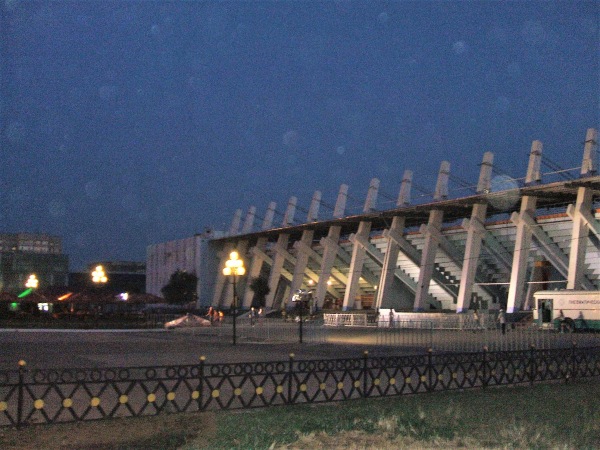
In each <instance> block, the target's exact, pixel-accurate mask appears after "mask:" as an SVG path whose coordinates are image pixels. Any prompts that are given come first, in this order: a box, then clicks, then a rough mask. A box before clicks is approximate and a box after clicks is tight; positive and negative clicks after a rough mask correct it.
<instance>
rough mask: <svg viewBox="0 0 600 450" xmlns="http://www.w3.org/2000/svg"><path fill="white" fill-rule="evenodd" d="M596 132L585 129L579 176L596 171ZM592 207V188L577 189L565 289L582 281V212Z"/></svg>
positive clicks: (585, 229)
mask: <svg viewBox="0 0 600 450" xmlns="http://www.w3.org/2000/svg"><path fill="white" fill-rule="evenodd" d="M597 138H598V136H597V132H596V130H594V129H593V128H590V129H588V130H587V134H586V138H585V146H584V151H583V162H582V164H581V176H582V177H586V176H590V175H593V174H595V173H596V172H597V167H596V148H595V147H596V145H597V144H596V142H597ZM591 209H592V190H591V189H590V188H588V187H580V188H578V189H577V200H576V202H575V206H574V207H573V208H571V209H570V211H569V212H570V216H571V218H572V219H573V234H572V240H571V250H570V252H569V271H568V276H567V289H581V285H582V283H583V281H584V269H585V266H584V262H585V253H586V252H585V250H586V247H587V243H588V235H589V228H588V226H587V224H586V220H585V218H584V216H583V215H584V213H585V212H587V211H590V210H591Z"/></svg>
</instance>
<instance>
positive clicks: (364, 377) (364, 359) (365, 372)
mask: <svg viewBox="0 0 600 450" xmlns="http://www.w3.org/2000/svg"><path fill="white" fill-rule="evenodd" d="M368 359H369V350H365V351H364V353H363V393H362V396H363V397H368V395H367V366H368V362H369V361H368Z"/></svg>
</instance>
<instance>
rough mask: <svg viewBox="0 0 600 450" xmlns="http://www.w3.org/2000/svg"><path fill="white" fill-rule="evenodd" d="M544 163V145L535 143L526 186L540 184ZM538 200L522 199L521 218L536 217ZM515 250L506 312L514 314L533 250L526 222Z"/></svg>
mask: <svg viewBox="0 0 600 450" xmlns="http://www.w3.org/2000/svg"><path fill="white" fill-rule="evenodd" d="M541 161H542V143H541V142H540V141H533V143H532V144H531V152H530V154H529V166H528V168H527V177H526V178H525V183H526V184H531V183H535V182H539V181H540V180H541V174H540V165H541ZM536 204H537V198H536V197H533V196H529V195H525V196H523V198H522V199H521V211H520V217H524V216H525V215H526V214H529V215H530V216H534V215H535V208H536ZM516 229H517V230H516V237H515V249H514V252H513V263H512V270H511V274H510V285H509V288H508V298H507V300H506V310H507V312H508V313H513V312H515V311H518V310H519V309H520V308H521V305H523V303H524V296H525V277H526V275H527V259H528V258H529V251H530V248H531V229H530V228H529V227H528V226H527V223H526V221H525V220H519V223H518V225H517V226H516Z"/></svg>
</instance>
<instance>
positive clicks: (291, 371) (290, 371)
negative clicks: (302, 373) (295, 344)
mask: <svg viewBox="0 0 600 450" xmlns="http://www.w3.org/2000/svg"><path fill="white" fill-rule="evenodd" d="M294 356H295V355H294V354H293V353H290V361H289V367H288V398H287V404H288V405H289V404H292V403H293V402H292V379H293V376H294Z"/></svg>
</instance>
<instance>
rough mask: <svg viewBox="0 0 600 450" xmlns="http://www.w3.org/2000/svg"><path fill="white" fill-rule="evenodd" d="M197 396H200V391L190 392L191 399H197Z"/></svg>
mask: <svg viewBox="0 0 600 450" xmlns="http://www.w3.org/2000/svg"><path fill="white" fill-rule="evenodd" d="M199 398H200V392H199V391H194V392H192V399H194V400H198V399H199Z"/></svg>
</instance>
